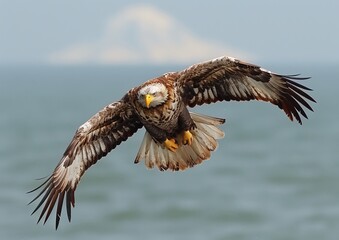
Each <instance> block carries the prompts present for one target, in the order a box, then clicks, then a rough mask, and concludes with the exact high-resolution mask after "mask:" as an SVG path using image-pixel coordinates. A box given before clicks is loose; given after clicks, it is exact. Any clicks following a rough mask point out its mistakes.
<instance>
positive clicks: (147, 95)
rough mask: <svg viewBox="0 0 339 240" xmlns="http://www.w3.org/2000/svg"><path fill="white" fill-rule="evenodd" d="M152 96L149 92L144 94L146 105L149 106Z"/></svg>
mask: <svg viewBox="0 0 339 240" xmlns="http://www.w3.org/2000/svg"><path fill="white" fill-rule="evenodd" d="M153 98H154V97H153V96H152V95H150V94H146V95H145V103H146V107H147V108H149V106H150V104H151V102H152V101H153Z"/></svg>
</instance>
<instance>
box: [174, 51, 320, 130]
mask: <svg viewBox="0 0 339 240" xmlns="http://www.w3.org/2000/svg"><path fill="white" fill-rule="evenodd" d="M305 79H308V78H303V77H298V75H279V74H275V73H272V72H270V71H267V70H265V69H263V68H260V67H258V66H255V65H252V64H248V63H245V62H242V61H239V60H237V59H234V58H231V57H220V58H217V59H214V60H211V61H208V62H204V63H200V64H196V65H193V66H191V67H189V68H187V69H185V70H183V71H181V72H179V79H178V85H179V87H180V88H181V93H182V98H183V101H184V102H185V104H186V105H189V106H190V107H194V106H195V105H201V104H204V103H212V102H217V101H230V100H236V101H248V100H262V101H266V102H271V103H273V104H275V105H277V106H278V107H279V108H281V109H283V110H284V111H285V113H286V114H287V116H288V117H289V118H290V119H291V120H292V121H293V119H294V118H295V119H296V120H297V121H298V122H299V123H300V124H301V123H302V122H301V117H300V115H299V114H301V115H302V116H304V117H305V118H307V115H306V113H305V111H304V110H303V107H302V106H304V107H306V108H308V109H309V110H311V111H313V110H312V107H311V106H310V105H309V104H308V102H307V101H306V100H309V101H312V102H315V100H314V99H313V98H312V97H311V96H310V95H308V94H307V93H306V92H305V90H306V91H307V90H309V91H310V90H311V89H309V88H307V87H305V86H303V85H301V84H299V83H297V82H296V81H299V80H305Z"/></svg>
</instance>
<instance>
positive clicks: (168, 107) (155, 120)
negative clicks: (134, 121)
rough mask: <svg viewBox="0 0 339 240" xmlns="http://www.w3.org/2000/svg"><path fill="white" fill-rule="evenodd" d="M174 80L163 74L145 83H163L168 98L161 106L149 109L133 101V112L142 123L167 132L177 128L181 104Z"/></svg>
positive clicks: (170, 75)
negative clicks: (134, 111)
mask: <svg viewBox="0 0 339 240" xmlns="http://www.w3.org/2000/svg"><path fill="white" fill-rule="evenodd" d="M173 75H174V74H173ZM174 78H175V76H172V74H165V75H163V76H161V77H159V78H156V79H153V80H151V81H149V82H148V83H147V84H152V83H156V82H161V83H163V84H164V85H165V86H166V88H167V92H168V96H167V100H166V101H165V102H164V103H163V104H161V105H158V106H156V107H151V108H146V107H143V106H141V105H140V104H139V103H138V102H137V101H135V103H134V104H135V110H136V112H137V114H138V115H139V117H140V119H141V121H142V122H144V123H147V124H151V125H154V126H156V127H158V128H161V129H163V130H166V131H168V132H172V131H174V130H175V129H176V128H177V124H178V117H179V115H180V111H181V107H182V106H181V105H182V104H183V103H182V101H181V96H180V94H179V92H178V90H177V86H176V82H175V79H174Z"/></svg>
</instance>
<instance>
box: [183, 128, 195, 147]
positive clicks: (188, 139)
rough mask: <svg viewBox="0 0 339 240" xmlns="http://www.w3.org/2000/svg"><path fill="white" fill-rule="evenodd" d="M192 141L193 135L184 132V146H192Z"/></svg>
mask: <svg viewBox="0 0 339 240" xmlns="http://www.w3.org/2000/svg"><path fill="white" fill-rule="evenodd" d="M192 141H193V136H192V133H191V132H190V131H188V130H187V131H185V132H184V135H183V140H182V142H183V144H184V145H186V144H188V145H191V144H192Z"/></svg>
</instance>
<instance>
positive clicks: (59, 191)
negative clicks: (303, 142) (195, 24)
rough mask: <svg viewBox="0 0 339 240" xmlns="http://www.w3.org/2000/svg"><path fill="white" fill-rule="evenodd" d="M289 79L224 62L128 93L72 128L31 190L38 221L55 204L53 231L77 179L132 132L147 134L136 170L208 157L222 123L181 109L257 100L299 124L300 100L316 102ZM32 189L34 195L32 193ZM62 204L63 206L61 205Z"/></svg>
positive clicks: (304, 103) (71, 199)
mask: <svg viewBox="0 0 339 240" xmlns="http://www.w3.org/2000/svg"><path fill="white" fill-rule="evenodd" d="M304 79H307V78H300V77H297V76H296V75H288V76H284V75H278V74H275V73H272V72H270V71H267V70H264V69H262V68H260V67H258V66H255V65H252V64H248V63H244V62H241V61H239V60H236V59H234V58H230V57H221V58H217V59H213V60H211V61H207V62H203V63H199V64H195V65H193V66H191V67H189V68H187V69H185V70H183V71H180V72H171V73H166V74H164V75H162V76H160V77H157V78H154V79H151V80H149V81H147V82H145V83H143V84H141V85H140V86H138V87H135V88H133V89H131V90H130V91H128V92H127V93H126V94H125V95H124V97H123V98H122V99H121V100H119V101H117V102H114V103H111V104H109V105H108V106H106V107H105V108H104V109H103V110H101V111H99V112H98V113H97V114H95V115H94V116H93V117H92V118H90V119H89V120H88V121H87V122H85V123H84V124H83V125H81V126H80V127H79V129H78V130H77V132H76V133H75V135H74V137H73V139H72V141H71V143H70V144H69V146H68V148H67V149H66V151H65V153H64V155H63V157H62V158H61V160H60V162H59V164H58V165H57V167H56V168H55V170H54V172H53V174H52V175H51V176H50V177H49V178H48V179H47V180H46V181H45V182H44V183H43V184H42V185H41V186H39V187H38V188H36V189H34V190H37V189H39V188H40V187H43V190H42V191H41V192H40V194H39V195H38V196H37V197H36V198H34V199H33V200H32V202H33V201H35V200H36V199H38V198H39V197H40V196H43V197H42V199H41V201H40V202H39V204H38V206H37V207H36V209H35V210H34V211H33V213H34V212H36V211H37V210H38V209H39V208H40V207H41V206H42V205H44V207H43V210H42V212H41V214H40V217H39V220H38V221H40V220H41V218H42V217H43V216H44V215H45V222H46V221H47V219H48V218H49V216H50V213H51V212H52V210H53V208H54V205H55V204H56V205H57V210H56V228H57V227H58V224H59V220H60V216H61V210H62V206H63V202H64V200H66V209H67V215H68V219H69V220H70V219H71V205H73V207H74V203H75V200H74V192H75V190H76V187H77V184H78V183H79V181H80V178H81V176H82V175H83V174H84V173H85V171H86V170H87V169H88V168H89V167H90V166H91V165H93V164H95V163H96V162H97V161H98V160H99V159H100V158H102V157H103V156H105V155H107V153H108V152H109V151H111V150H112V149H114V148H115V147H116V146H117V145H119V144H120V143H121V142H122V141H125V140H127V138H128V137H130V136H132V135H133V134H134V133H135V132H136V131H137V130H138V129H139V128H141V127H145V129H146V133H145V136H144V139H143V141H142V143H141V146H140V149H139V151H138V153H137V156H136V159H135V163H138V162H139V161H141V160H145V164H146V166H147V167H149V168H153V167H154V166H157V167H158V168H159V169H160V170H167V169H171V170H184V169H186V168H188V167H193V166H194V165H196V164H199V163H201V162H202V161H203V160H206V159H208V158H209V157H210V154H211V151H213V150H215V149H216V147H217V139H220V138H222V137H223V136H224V133H223V132H222V131H221V130H220V129H219V128H218V126H219V125H221V124H223V123H224V121H225V120H224V119H220V118H215V117H209V116H203V115H199V114H195V113H190V112H189V111H188V107H194V106H195V105H201V104H205V103H208V104H209V103H214V102H217V101H230V100H236V101H248V100H261V101H266V102H270V103H272V104H274V105H277V106H278V107H279V108H281V109H282V110H283V111H284V112H285V113H286V114H287V116H288V117H289V118H290V119H291V120H293V119H294V118H295V119H296V120H297V121H298V122H299V123H300V124H301V117H300V114H301V115H302V116H303V117H305V118H307V115H306V113H305V112H304V110H303V108H302V107H306V108H308V109H309V110H311V111H312V108H311V106H310V105H309V104H308V102H307V101H306V100H309V101H312V102H315V100H314V99H313V98H312V97H311V96H309V95H308V94H307V93H306V92H305V91H304V90H310V89H309V88H307V87H305V86H303V85H301V84H299V83H297V82H296V81H299V80H304ZM34 190H33V191H34ZM65 198H66V199H65Z"/></svg>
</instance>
